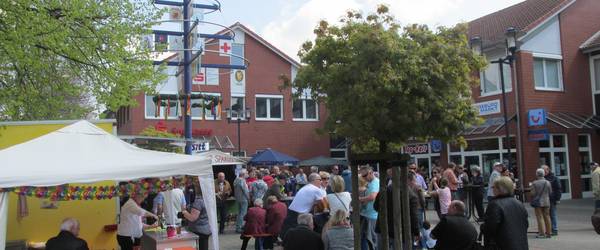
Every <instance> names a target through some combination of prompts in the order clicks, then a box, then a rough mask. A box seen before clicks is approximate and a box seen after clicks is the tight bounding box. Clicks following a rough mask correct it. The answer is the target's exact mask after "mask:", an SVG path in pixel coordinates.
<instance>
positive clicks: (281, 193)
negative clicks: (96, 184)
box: [46, 163, 600, 250]
mask: <svg viewBox="0 0 600 250" xmlns="http://www.w3.org/2000/svg"><path fill="white" fill-rule="evenodd" d="M591 168H592V186H593V187H592V188H593V193H594V196H595V201H596V204H595V206H596V209H597V211H600V210H598V209H600V166H599V165H598V164H597V163H592V164H591ZM328 170H329V172H326V171H319V168H317V167H311V168H310V170H309V171H307V173H305V171H304V169H302V168H294V169H285V170H281V169H280V168H279V167H277V166H275V167H273V168H271V169H267V168H258V169H257V168H254V167H249V168H248V169H243V170H241V171H240V172H239V174H238V176H237V178H236V179H235V181H234V182H233V185H230V183H229V182H228V181H227V180H226V179H225V174H224V173H218V174H217V178H216V179H215V195H216V197H215V198H216V201H217V212H218V218H219V233H223V231H224V228H225V224H226V223H227V221H228V216H227V208H226V201H227V200H228V198H229V197H230V196H231V195H233V196H234V197H235V200H236V203H237V206H238V209H239V213H238V216H237V220H236V221H235V231H236V233H239V234H240V239H241V240H242V247H241V248H242V249H246V248H247V245H248V242H249V241H250V240H251V239H252V238H254V240H255V244H254V245H255V249H273V248H274V246H275V245H281V246H283V248H284V249H289V250H294V249H354V230H359V231H360V235H361V242H360V245H361V249H363V250H367V249H380V248H382V245H381V244H382V243H383V241H382V235H381V228H380V226H381V225H383V223H387V228H388V237H389V243H390V246H389V249H395V248H394V247H395V246H394V244H393V242H394V237H395V236H396V234H395V233H394V222H395V220H398V218H395V217H394V216H393V214H394V213H393V199H391V198H388V199H387V209H388V211H387V214H388V217H387V221H383V219H382V218H381V217H380V216H378V215H379V212H381V209H382V208H381V207H380V204H381V203H380V200H381V199H382V197H383V192H385V193H386V194H387V197H392V195H393V192H392V186H391V185H392V182H391V177H392V175H393V173H392V171H390V169H388V172H387V176H388V178H389V179H387V180H383V181H385V185H382V186H381V187H385V190H380V180H379V178H378V176H379V175H378V173H377V172H375V171H374V170H373V168H372V167H370V166H368V165H366V166H361V167H359V172H358V180H359V181H358V187H359V188H358V191H359V195H358V197H359V200H358V202H359V203H360V211H352V210H353V209H352V206H351V203H352V197H351V195H350V192H349V190H351V189H350V186H351V185H350V183H349V180H350V178H349V176H350V170H349V169H345V170H344V171H340V169H339V167H338V166H333V167H331V168H329V169H328ZM409 170H410V171H409V172H408V187H409V190H408V194H409V206H408V207H409V210H410V211H409V214H410V220H411V221H410V225H411V227H410V233H411V235H412V237H413V240H414V242H413V243H414V244H413V245H414V249H476V246H478V245H479V246H480V244H481V243H484V244H485V245H486V246H492V248H494V247H495V249H528V240H527V228H528V226H529V225H528V213H527V211H526V209H525V207H524V205H523V203H522V202H521V201H518V200H517V199H516V198H515V187H516V185H515V182H514V177H513V176H512V175H511V173H510V171H508V170H507V169H506V167H505V166H504V165H503V164H501V163H495V164H494V165H493V168H492V172H491V173H489V177H488V178H487V192H486V191H485V185H486V183H485V180H484V176H483V173H482V170H481V168H479V167H478V166H469V168H468V169H465V168H464V167H463V166H458V165H455V164H453V163H450V164H449V165H448V166H447V167H445V168H442V167H434V168H433V169H432V170H431V176H429V175H428V173H427V172H425V171H422V169H419V168H418V167H417V165H416V164H414V163H413V164H410V165H409ZM292 171H293V172H292ZM536 177H537V178H536V179H535V180H533V181H532V182H530V183H529V187H528V188H527V191H529V193H530V196H529V198H530V202H531V206H533V207H534V212H535V216H536V219H537V226H538V235H537V238H551V237H552V236H554V235H557V234H558V226H557V225H558V222H557V217H556V209H557V205H558V204H559V203H560V199H561V193H562V191H561V190H562V187H561V186H560V185H561V184H560V181H559V179H558V178H557V177H556V176H555V175H554V174H553V173H552V170H551V168H550V167H548V166H547V165H542V166H541V167H540V168H539V169H537V170H536ZM178 183H181V184H182V186H177V187H171V188H169V189H168V190H165V191H163V192H160V193H157V194H151V195H150V196H146V195H142V194H139V193H133V194H131V195H130V196H128V197H121V198H122V199H121V207H120V213H119V222H118V227H117V241H118V244H119V246H120V248H121V249H125V250H126V249H134V248H135V247H136V246H139V245H140V238H141V236H142V234H143V229H145V228H152V227H158V226H164V225H165V224H166V225H176V226H185V227H186V229H187V230H188V231H190V232H193V233H195V234H196V235H198V237H199V247H200V249H207V248H208V239H209V237H210V236H211V230H210V226H209V223H208V213H207V208H206V206H205V204H204V200H203V199H202V198H201V196H202V191H201V189H200V187H199V183H198V181H192V182H191V183H187V184H188V186H186V185H185V184H184V183H183V182H178ZM382 184H384V183H382ZM380 191H381V192H380ZM469 193H470V197H471V200H470V202H473V206H474V208H475V209H474V211H470V212H471V213H474V212H477V216H476V217H475V219H476V222H477V223H480V230H479V232H480V233H479V234H478V230H477V229H476V227H475V226H474V223H472V222H470V221H469V219H468V217H466V216H465V215H466V213H467V209H468V208H467V206H466V205H465V203H466V201H468V200H466V197H467V194H469ZM486 197H487V198H486ZM484 198H486V199H487V207H486V209H485V210H484V208H483V203H484ZM427 200H430V202H431V203H433V208H434V209H435V211H436V213H437V215H438V219H439V223H437V224H436V225H435V226H432V225H431V223H430V222H429V221H428V220H427V218H426V213H425V211H426V210H427V208H428V203H430V202H428V201H427ZM352 213H359V215H360V227H358V226H357V225H352V223H351V221H350V217H351V214H352ZM144 218H145V219H144ZM60 229H61V230H60V233H59V234H58V235H57V236H56V237H54V238H52V239H50V240H48V242H47V244H46V249H50V250H52V249H88V246H87V244H86V242H85V241H84V240H82V239H80V238H77V236H78V234H79V222H78V221H77V220H76V219H73V218H67V219H65V220H64V221H63V223H62V224H61V227H60ZM478 236H479V237H478Z"/></svg>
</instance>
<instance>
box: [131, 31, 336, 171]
mask: <svg viewBox="0 0 600 250" xmlns="http://www.w3.org/2000/svg"><path fill="white" fill-rule="evenodd" d="M245 43H246V45H245V57H246V58H247V59H248V60H249V61H250V65H249V67H248V69H247V70H246V107H249V108H251V109H252V116H253V118H252V119H251V122H250V123H242V124H241V147H242V150H245V151H246V153H247V155H248V156H250V155H252V154H254V153H255V152H256V150H261V149H265V148H273V149H275V150H277V151H280V152H283V153H286V154H289V155H291V156H294V157H296V158H299V159H301V160H303V159H308V158H311V157H315V156H319V155H324V156H329V137H328V135H318V134H317V133H316V129H317V128H320V127H322V126H323V124H324V121H325V119H326V116H327V114H326V111H325V107H324V105H322V104H321V105H319V121H317V122H312V121H292V99H291V96H290V95H291V90H289V89H285V90H283V91H280V90H279V87H280V85H281V80H279V76H280V75H281V74H285V75H287V76H288V77H289V76H290V75H291V64H290V63H289V62H288V61H286V60H284V59H283V58H282V57H280V56H279V55H277V54H275V53H274V52H273V51H271V50H270V49H269V48H267V47H265V46H263V45H262V44H261V43H259V42H258V41H256V40H255V39H253V38H252V37H250V36H249V35H246V37H245ZM217 46H218V43H217V44H214V45H210V46H207V49H209V50H218V47H217ZM202 60H203V62H209V63H222V64H228V63H229V57H220V56H219V55H218V54H217V53H208V52H207V53H206V54H205V55H204V56H203V58H202ZM228 72H229V70H228V69H221V70H220V73H221V75H220V81H219V85H218V86H207V85H201V86H199V85H194V86H193V89H192V90H193V91H203V92H217V93H221V96H222V98H223V100H224V101H223V107H229V106H230V101H231V94H230V78H229V74H228ZM255 94H275V95H283V96H284V100H283V111H284V112H283V117H284V120H283V121H256V120H255V119H254V115H255V113H254V111H255V109H256V107H255V98H254V96H255ZM135 99H136V100H137V102H138V103H139V105H138V106H137V107H134V108H132V109H131V112H130V121H129V122H126V123H125V124H124V125H122V126H121V127H119V134H123V135H137V134H139V132H140V131H141V130H143V129H144V128H146V127H148V126H153V125H154V124H156V123H157V122H158V121H161V120H162V121H163V122H164V123H165V124H166V125H167V127H168V129H169V130H171V128H178V129H183V121H180V120H168V121H164V119H145V118H144V95H143V94H140V95H138V96H136V97H135ZM192 127H193V129H199V128H202V129H211V130H212V134H213V135H227V136H229V138H230V139H231V141H232V142H233V144H234V145H235V146H236V149H235V150H237V124H235V123H231V124H228V123H227V119H226V117H225V114H222V115H221V120H218V121H206V120H201V121H198V120H193V121H192Z"/></svg>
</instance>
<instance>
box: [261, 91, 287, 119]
mask: <svg viewBox="0 0 600 250" xmlns="http://www.w3.org/2000/svg"><path fill="white" fill-rule="evenodd" d="M256 120H283V96H267V95H257V96H256Z"/></svg>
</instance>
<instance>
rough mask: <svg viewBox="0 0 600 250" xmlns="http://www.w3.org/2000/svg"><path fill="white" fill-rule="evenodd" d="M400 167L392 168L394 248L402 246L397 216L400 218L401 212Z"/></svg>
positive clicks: (399, 222)
mask: <svg viewBox="0 0 600 250" xmlns="http://www.w3.org/2000/svg"><path fill="white" fill-rule="evenodd" d="M400 189H401V184H400V168H399V167H397V166H394V167H393V168H392V197H391V199H392V202H393V203H394V204H393V205H394V214H393V216H394V218H396V219H395V220H394V248H395V249H400V246H402V223H401V220H400V219H399V218H402V214H401V213H400V209H401V207H400V206H401V204H400V203H401V202H400Z"/></svg>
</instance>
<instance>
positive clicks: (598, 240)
mask: <svg viewBox="0 0 600 250" xmlns="http://www.w3.org/2000/svg"><path fill="white" fill-rule="evenodd" d="M593 207H594V201H593V200H592V199H579V200H567V201H562V202H561V203H560V204H559V205H558V207H557V217H558V236H555V237H552V238H551V239H536V238H535V236H536V232H537V222H536V219H535V214H534V212H533V208H532V207H531V206H530V205H529V203H526V204H525V208H527V211H528V212H529V230H528V231H529V232H530V233H529V234H528V238H529V249H532V250H564V249H577V250H588V249H589V250H597V249H600V235H598V234H596V232H595V231H594V228H593V227H592V223H591V222H590V216H591V215H592V213H593ZM427 219H428V220H429V221H430V222H431V224H432V225H435V224H437V223H438V222H439V220H438V218H437V215H436V214H435V212H434V211H433V210H428V211H427ZM473 224H474V225H475V227H476V228H477V230H478V231H479V225H477V224H476V223H475V222H473ZM233 231H234V230H233V225H232V227H228V228H227V229H226V230H225V232H226V233H225V234H222V235H219V237H220V238H219V242H220V244H221V249H223V250H230V249H240V247H241V245H242V241H241V240H240V235H239V234H235V233H233ZM248 249H254V240H251V241H250V242H249V244H248ZM275 249H281V248H275Z"/></svg>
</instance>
